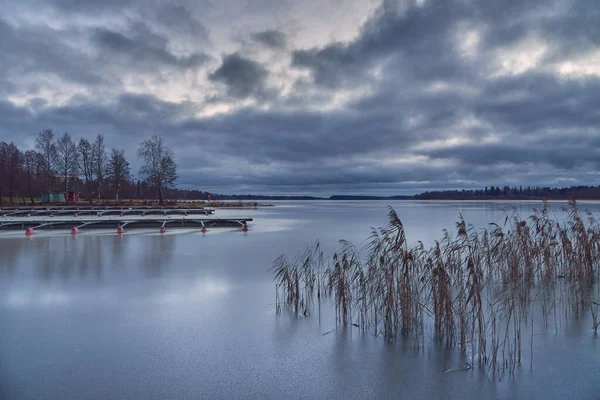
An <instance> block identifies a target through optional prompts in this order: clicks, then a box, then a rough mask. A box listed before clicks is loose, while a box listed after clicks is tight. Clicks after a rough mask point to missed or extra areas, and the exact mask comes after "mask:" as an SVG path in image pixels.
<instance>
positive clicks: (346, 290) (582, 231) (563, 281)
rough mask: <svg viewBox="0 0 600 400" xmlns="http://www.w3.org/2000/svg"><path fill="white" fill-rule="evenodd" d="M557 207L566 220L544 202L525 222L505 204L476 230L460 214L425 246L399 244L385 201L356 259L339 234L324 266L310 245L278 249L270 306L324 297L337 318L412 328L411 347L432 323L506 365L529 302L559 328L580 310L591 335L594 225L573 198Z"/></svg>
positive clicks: (476, 357) (455, 342) (307, 306)
mask: <svg viewBox="0 0 600 400" xmlns="http://www.w3.org/2000/svg"><path fill="white" fill-rule="evenodd" d="M565 210H566V211H567V212H568V215H567V218H566V220H565V221H564V222H560V221H559V220H557V219H553V218H551V217H550V214H549V206H548V204H547V203H544V205H543V208H542V209H541V210H534V212H533V214H532V215H531V216H530V217H529V218H528V219H527V220H523V219H521V218H520V216H519V214H518V213H517V211H516V209H514V208H513V209H511V210H508V211H505V214H504V224H503V226H500V225H498V224H490V228H489V229H484V230H477V229H475V228H474V227H473V226H471V225H468V224H467V223H466V222H465V221H464V219H463V217H462V216H460V218H459V221H458V222H457V224H456V230H457V233H456V235H455V236H453V235H451V234H450V233H449V232H448V231H444V236H443V238H442V239H441V240H440V241H436V242H435V243H434V244H433V246H432V247H431V248H430V249H426V248H425V246H424V245H423V244H422V243H418V244H417V245H416V246H413V247H409V246H408V244H407V240H406V237H405V232H404V227H403V225H402V222H401V221H400V218H399V217H398V215H397V214H396V212H395V211H394V209H392V208H390V209H389V224H388V225H387V226H386V227H384V228H379V229H373V230H372V232H371V237H370V240H369V242H368V244H367V246H366V250H367V253H368V255H367V256H366V257H365V258H364V259H363V257H361V255H360V252H359V251H358V249H357V248H356V247H355V246H354V245H352V244H351V243H349V242H347V241H341V242H340V243H341V246H342V248H341V250H340V251H339V252H338V253H336V254H334V255H333V257H332V259H331V261H330V262H327V266H326V265H325V264H326V262H325V261H324V258H323V253H322V251H321V250H320V246H319V244H318V243H316V244H315V245H314V246H309V247H307V248H306V250H305V251H304V252H303V253H302V254H300V255H299V256H298V257H297V258H296V259H295V260H294V261H293V262H289V261H288V260H287V259H286V257H285V256H284V255H281V256H280V257H279V258H278V259H277V260H276V261H275V263H274V267H273V273H274V280H275V283H276V296H277V299H276V311H277V312H281V311H282V308H283V307H285V308H287V309H288V310H290V311H292V312H294V313H299V314H302V315H305V316H307V315H309V314H310V312H311V309H312V307H313V302H314V298H315V296H316V298H317V301H321V295H322V294H323V295H327V296H330V297H331V298H332V301H333V303H334V304H335V311H336V322H337V323H340V324H352V325H354V326H358V327H360V329H361V330H363V331H365V330H368V329H372V331H373V332H374V333H375V335H383V336H384V337H385V338H386V339H390V340H392V339H395V338H397V337H409V336H412V337H414V338H416V339H417V340H415V341H414V343H416V345H417V346H420V344H419V343H424V340H423V337H424V335H425V329H426V327H428V326H431V327H432V332H433V337H434V338H435V340H436V341H438V342H439V343H444V344H446V345H448V346H458V347H459V348H460V349H461V351H462V352H463V354H464V355H465V357H466V358H470V364H469V365H479V366H481V367H487V368H489V369H490V370H492V371H493V373H494V374H496V373H497V372H501V373H502V372H505V371H508V372H509V373H514V371H515V369H516V368H517V366H518V365H519V364H521V362H522V352H523V348H522V347H523V343H524V339H525V338H523V327H524V326H526V325H527V324H530V326H529V329H530V331H531V336H530V337H529V341H530V346H529V347H530V352H531V353H533V329H532V325H533V319H534V308H535V307H534V306H535V305H536V304H537V305H538V306H539V307H540V310H541V318H542V321H543V323H544V326H548V324H549V320H550V318H552V317H553V318H554V323H555V326H558V323H559V321H560V318H561V317H560V315H563V316H564V317H565V318H566V317H568V316H569V315H570V313H574V315H575V316H579V315H580V314H581V313H583V312H587V311H586V310H589V312H590V313H591V316H592V322H593V326H592V327H591V328H592V329H593V331H594V333H597V329H598V326H599V325H600V315H599V314H600V303H599V302H598V300H597V298H596V297H595V296H596V294H595V292H594V290H593V285H594V283H595V282H596V279H597V275H598V271H599V268H598V265H599V260H600V226H599V224H598V222H597V221H596V220H595V219H594V217H593V216H592V215H591V213H589V212H586V213H585V218H584V217H583V216H582V215H581V213H580V212H579V210H578V208H577V205H576V203H575V201H571V202H569V205H568V207H567V208H566V209H565ZM315 289H316V292H317V293H316V294H315ZM559 304H562V306H560V307H559ZM556 329H558V328H556ZM419 339H421V340H419ZM525 340H526V339H525ZM531 357H533V354H531ZM531 360H532V358H531ZM531 362H532V361H531Z"/></svg>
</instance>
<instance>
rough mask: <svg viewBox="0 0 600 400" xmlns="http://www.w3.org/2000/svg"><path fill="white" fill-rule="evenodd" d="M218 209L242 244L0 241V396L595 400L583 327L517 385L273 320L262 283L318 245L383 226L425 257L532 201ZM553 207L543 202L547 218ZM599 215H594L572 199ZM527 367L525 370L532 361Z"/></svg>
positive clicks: (543, 340)
mask: <svg viewBox="0 0 600 400" xmlns="http://www.w3.org/2000/svg"><path fill="white" fill-rule="evenodd" d="M275 205H276V206H275V207H268V208H259V209H246V210H217V211H216V214H215V216H218V217H235V216H238V217H241V216H249V217H253V218H254V222H253V223H252V224H251V225H250V230H249V231H248V232H247V233H244V232H242V231H241V230H239V229H230V228H221V229H213V230H209V232H207V233H206V234H202V233H201V232H199V231H197V230H189V229H187V230H175V229H173V230H169V231H167V233H166V234H163V235H161V234H159V233H158V232H156V231H148V230H143V231H134V230H128V231H126V232H125V234H124V235H122V236H117V235H116V234H115V232H114V231H112V230H110V231H109V230H100V231H97V230H88V231H86V230H85V229H82V231H81V233H80V234H79V235H78V236H77V237H71V235H70V234H69V232H68V231H38V232H36V234H35V235H34V237H32V238H26V237H25V236H24V234H23V232H2V233H0V398H2V399H301V398H302V399H338V398H339V399H348V398H352V399H388V398H390V399H391V398H394V399H395V398H412V399H430V398H431V399H463V400H466V399H481V398H494V399H496V398H498V399H517V398H523V399H530V398H539V399H600V346H599V339H598V337H597V336H594V334H593V331H592V330H591V321H590V320H589V318H587V317H585V316H584V317H580V318H578V319H575V318H570V319H569V320H568V321H567V322H564V323H562V324H561V325H560V326H554V325H553V326H551V327H549V328H547V329H545V328H543V327H540V328H537V330H536V331H535V341H534V345H533V348H532V350H533V354H531V352H530V351H529V349H527V350H526V351H524V352H525V353H526V355H525V356H524V358H525V359H526V361H524V363H523V365H522V366H521V367H520V368H519V369H518V370H517V373H516V374H515V376H514V377H513V376H508V375H505V376H504V377H502V379H498V378H497V377H496V378H495V377H493V376H492V375H491V373H489V372H486V371H484V370H481V369H477V368H476V369H473V370H470V371H460V372H452V373H445V371H447V370H449V369H451V368H455V367H457V366H458V365H460V364H462V363H463V362H464V360H462V359H461V356H460V354H459V352H458V351H457V350H455V349H449V348H445V347H443V346H438V345H436V344H435V343H433V342H432V343H427V345H426V346H425V348H424V349H420V350H415V348H414V346H412V345H410V344H409V343H407V342H405V341H402V340H397V341H395V342H387V341H384V340H383V339H382V338H381V337H375V336H374V335H372V334H370V333H361V332H359V331H358V330H356V329H354V328H346V329H344V328H342V327H338V328H337V329H336V325H335V318H334V317H333V316H332V313H331V310H330V309H329V307H327V306H324V307H323V310H321V313H319V312H317V310H315V312H314V313H313V315H311V316H309V317H307V318H297V317H295V316H293V315H289V314H288V313H286V312H283V313H282V314H280V315H276V313H275V305H274V303H275V287H274V285H273V283H272V277H271V274H270V272H269V268H270V267H271V265H272V263H273V261H274V260H275V258H276V257H277V256H278V255H279V254H281V253H285V254H287V255H289V256H290V257H293V256H294V255H295V254H296V253H298V252H299V251H301V250H302V249H303V247H304V245H305V244H310V243H313V242H314V241H315V240H317V239H318V240H319V241H320V243H321V246H322V248H323V250H324V251H325V253H326V254H329V255H331V254H332V253H333V252H334V251H335V250H336V249H339V248H340V246H339V244H338V240H339V239H347V240H350V241H352V242H354V243H355V244H357V245H358V246H359V247H361V246H363V245H364V244H365V243H366V240H367V239H368V236H369V233H370V228H371V227H378V226H383V225H385V224H386V222H387V212H388V209H387V207H388V205H392V206H393V207H394V208H395V209H396V211H397V212H398V214H399V216H400V218H401V219H402V221H403V223H404V225H405V228H406V232H407V238H408V241H409V242H411V243H416V242H417V241H418V240H420V241H423V242H424V243H425V244H426V245H431V244H432V243H433V241H434V240H435V239H439V238H441V237H442V235H443V232H442V230H443V229H448V230H450V231H454V230H455V222H456V221H457V220H458V217H459V214H462V215H463V216H464V218H465V219H466V221H467V222H470V223H472V224H473V225H474V226H476V227H480V228H484V227H486V225H487V224H488V223H490V222H497V223H502V222H503V221H504V219H503V215H504V214H503V213H504V211H503V209H506V208H508V207H510V206H511V205H515V206H516V207H517V209H518V210H519V211H520V213H521V214H522V215H523V216H527V215H528V214H529V213H530V211H531V209H532V208H533V207H538V208H539V207H541V203H539V202H512V203H503V202H451V201H448V202H442V201H440V202H417V201H401V202H391V203H390V202H379V201H370V202H363V201H361V202H350V201H348V202H340V201H334V202H330V201H312V202H291V201H290V202H275ZM564 205H565V203H564V202H562V203H561V202H556V203H552V210H553V212H555V213H556V216H557V218H559V219H560V218H564V215H565V213H564V212H562V211H561V210H560V208H561V206H564ZM580 208H581V209H585V208H588V209H590V210H591V211H593V212H595V214H596V215H597V216H598V217H600V203H598V202H587V203H586V202H582V203H580ZM531 357H533V360H532V361H533V362H532V364H533V368H530V361H531V360H530V358H531Z"/></svg>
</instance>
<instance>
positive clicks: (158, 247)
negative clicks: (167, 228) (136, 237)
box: [138, 234, 177, 277]
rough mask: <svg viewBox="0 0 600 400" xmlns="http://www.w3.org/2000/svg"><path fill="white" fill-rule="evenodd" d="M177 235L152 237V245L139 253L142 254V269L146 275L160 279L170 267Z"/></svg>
mask: <svg viewBox="0 0 600 400" xmlns="http://www.w3.org/2000/svg"><path fill="white" fill-rule="evenodd" d="M176 237H177V236H176V235H160V234H158V235H151V236H148V238H149V240H150V243H149V245H148V247H144V248H143V249H140V250H138V251H141V252H142V257H141V259H142V263H141V265H140V266H141V267H142V269H143V270H144V272H145V274H146V275H148V276H152V277H159V276H161V275H162V274H163V273H164V270H165V269H167V268H169V267H170V264H171V260H172V259H173V255H174V252H175V248H176V246H175V242H176Z"/></svg>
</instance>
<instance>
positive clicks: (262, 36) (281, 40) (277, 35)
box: [251, 29, 286, 49]
mask: <svg viewBox="0 0 600 400" xmlns="http://www.w3.org/2000/svg"><path fill="white" fill-rule="evenodd" d="M251 37H252V39H254V40H255V41H257V42H259V43H262V44H264V45H266V46H268V47H271V48H273V49H283V48H284V47H285V44H286V39H285V34H284V33H283V32H281V31H278V30H275V29H269V30H266V31H262V32H257V33H254V34H252V35H251Z"/></svg>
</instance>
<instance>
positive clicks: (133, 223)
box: [0, 215, 252, 236]
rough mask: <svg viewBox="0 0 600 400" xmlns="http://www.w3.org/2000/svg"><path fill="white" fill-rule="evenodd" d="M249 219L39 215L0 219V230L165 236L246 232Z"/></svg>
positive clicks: (176, 216)
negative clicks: (181, 231) (178, 231)
mask: <svg viewBox="0 0 600 400" xmlns="http://www.w3.org/2000/svg"><path fill="white" fill-rule="evenodd" d="M251 221H252V218H210V217H197V216H193V215H191V216H190V215H188V216H185V215H166V216H160V215H146V216H133V215H124V216H120V215H119V216H101V217H97V216H96V217H94V216H92V217H87V216H77V217H73V216H42V217H4V218H1V219H0V230H24V231H25V234H26V235H27V236H31V235H33V234H34V232H35V231H36V230H42V229H45V230H47V229H70V230H71V234H78V233H79V232H80V231H82V230H88V229H115V230H116V232H117V233H118V234H122V233H123V232H124V230H125V228H127V229H138V228H146V229H157V230H158V231H159V232H161V233H165V232H166V231H167V229H175V228H196V229H199V230H200V231H202V232H206V231H207V230H208V229H211V228H224V227H229V228H240V229H241V230H242V231H244V232H246V231H248V222H251Z"/></svg>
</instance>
